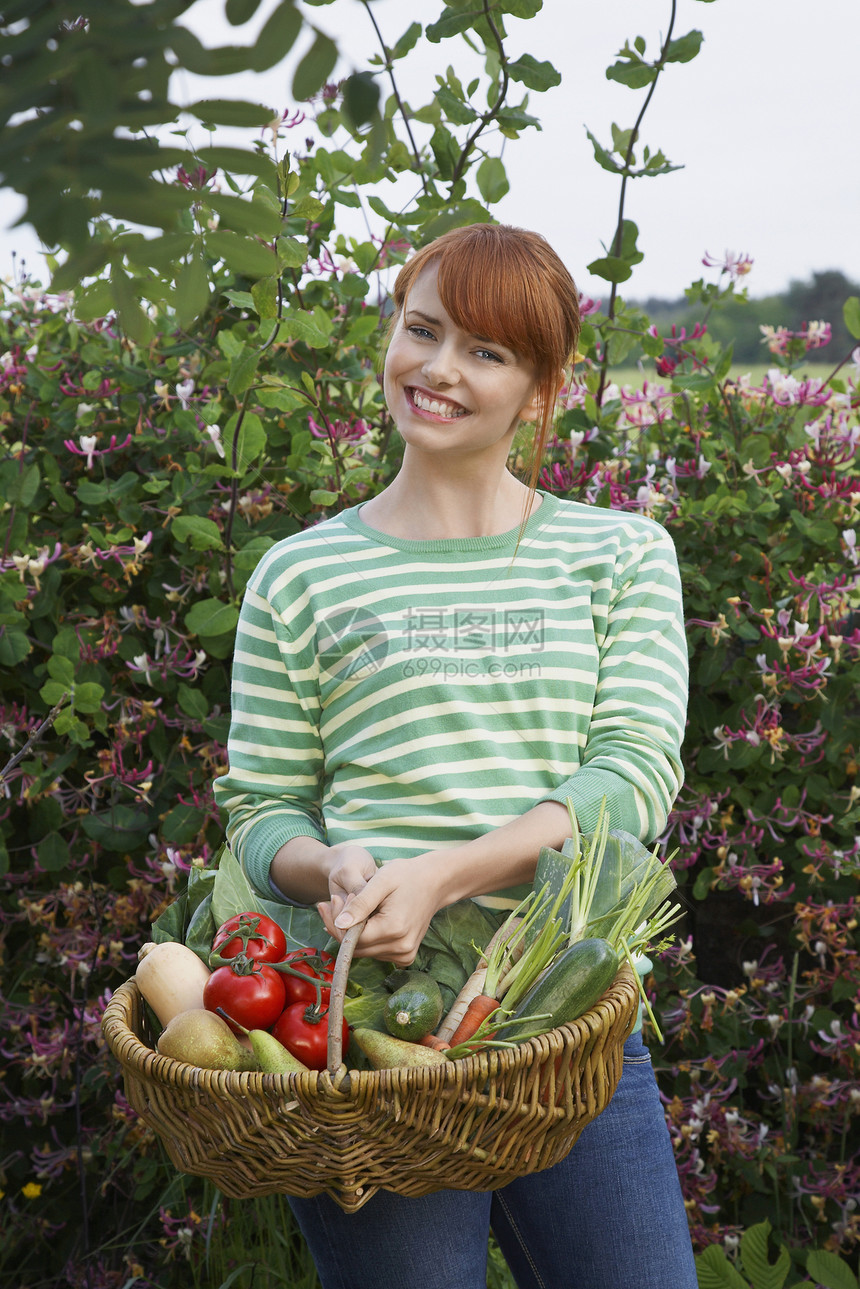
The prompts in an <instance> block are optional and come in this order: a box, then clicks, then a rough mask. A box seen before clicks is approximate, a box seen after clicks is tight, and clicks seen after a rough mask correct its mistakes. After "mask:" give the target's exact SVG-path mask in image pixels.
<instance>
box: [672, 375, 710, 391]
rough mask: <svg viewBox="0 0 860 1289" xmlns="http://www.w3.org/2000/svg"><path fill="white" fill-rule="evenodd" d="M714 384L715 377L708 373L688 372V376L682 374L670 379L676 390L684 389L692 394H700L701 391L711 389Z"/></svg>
mask: <svg viewBox="0 0 860 1289" xmlns="http://www.w3.org/2000/svg"><path fill="white" fill-rule="evenodd" d="M715 384H716V376H714V375H711V374H710V373H709V372H706V371H702V372H690V373H689V375H688V374H686V373H684V372H682V373H680V374H679V375H676V376H673V377H672V385H673V387H674V388H676V389H686V390H688V391H689V392H690V393H692V394H696V393H701V392H702V391H703V390H706V389H712V388H713V386H714V385H715Z"/></svg>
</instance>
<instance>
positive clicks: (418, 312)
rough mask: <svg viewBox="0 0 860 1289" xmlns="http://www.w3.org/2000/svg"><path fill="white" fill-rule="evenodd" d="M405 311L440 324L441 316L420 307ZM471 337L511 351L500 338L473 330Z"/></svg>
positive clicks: (433, 324) (437, 325)
mask: <svg viewBox="0 0 860 1289" xmlns="http://www.w3.org/2000/svg"><path fill="white" fill-rule="evenodd" d="M406 312H407V314H408V315H412V314H414V315H415V317H416V318H422V319H423V321H424V322H429V323H430V326H431V327H441V326H442V320H441V318H434V317H432V316H431V315H430V314H429V313H423V312H422V311H421V309H407V311H406ZM472 339H473V340H479V341H480V342H481V344H482V345H494V346H495V347H496V348H497V349H507V351H508V352H509V353H513V350H512V349H511V347H510V345H505V344H502V342H501V341H500V340H492V339H491V338H490V337H489V336H479V335H476V334H475V332H474V331H473V332H472Z"/></svg>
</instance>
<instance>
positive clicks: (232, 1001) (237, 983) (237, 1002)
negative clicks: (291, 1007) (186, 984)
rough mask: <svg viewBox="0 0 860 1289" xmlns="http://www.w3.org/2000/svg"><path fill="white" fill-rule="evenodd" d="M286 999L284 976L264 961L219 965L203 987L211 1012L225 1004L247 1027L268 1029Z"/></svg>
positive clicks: (281, 1009)
mask: <svg viewBox="0 0 860 1289" xmlns="http://www.w3.org/2000/svg"><path fill="white" fill-rule="evenodd" d="M285 1002H286V993H285V990H284V982H283V979H282V978H281V976H280V975H279V974H278V972H277V971H275V969H274V967H270V966H268V965H267V964H266V963H263V962H251V961H248V960H246V959H238V960H237V962H236V964H235V965H228V966H226V967H217V968H216V969H215V971H213V972H212V975H211V976H210V977H209V979H208V980H207V981H206V984H205V985H204V986H203V1006H204V1007H205V1008H206V1009H207V1010H208V1011H211V1012H217V1010H218V1008H219V1007H223V1009H224V1011H225V1012H226V1013H227V1015H228V1016H229V1018H230V1020H234V1021H236V1023H237V1024H239V1025H242V1026H244V1028H245V1029H268V1028H269V1026H270V1025H273V1024H274V1023H275V1021H276V1020H277V1019H278V1017H279V1016H280V1014H281V1012H282V1011H283V1010H284V1003H285Z"/></svg>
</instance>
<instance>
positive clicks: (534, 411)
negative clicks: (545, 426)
mask: <svg viewBox="0 0 860 1289" xmlns="http://www.w3.org/2000/svg"><path fill="white" fill-rule="evenodd" d="M563 385H564V372H562V373H561V375H560V376H559V378H558V380H557V382H556V385H555V389H554V391H553V396H552V401H553V403H554V402H555V400H556V399H557V398H558V395H559V391H560V389H561V388H562V386H563ZM543 408H544V400H543V393H542V391H541V389H540V387H539V386H538V385H537V384H535V385H533V386H532V391H531V393H530V395H529V400H528V402H527V403H525V404H524V406H523V407H521V408H520V420H521V421H528V422H532V421H535V422H538V423H539V422H540V420H541V418H542V417H543Z"/></svg>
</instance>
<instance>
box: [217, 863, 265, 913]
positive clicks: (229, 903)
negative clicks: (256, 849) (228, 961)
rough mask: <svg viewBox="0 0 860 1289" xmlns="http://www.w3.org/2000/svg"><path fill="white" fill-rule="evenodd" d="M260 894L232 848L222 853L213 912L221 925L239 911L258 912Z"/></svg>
mask: <svg viewBox="0 0 860 1289" xmlns="http://www.w3.org/2000/svg"><path fill="white" fill-rule="evenodd" d="M258 905H259V896H258V895H257V894H256V892H255V891H254V888H253V887H252V886H251V883H250V882H249V881H248V879H247V877H246V876H245V873H244V871H243V869H242V866H241V864H240V863H239V861H238V860H237V859H236V857H235V856H234V855H233V852H232V851H231V850H228V849H225V850H224V851H223V853H222V855H221V862H220V863H219V865H218V872H217V873H216V874H215V886H214V888H213V890H212V913H213V915H214V917H215V922H216V925H218V926H220V925H221V924H222V923H223V922H226V921H227V919H228V918H232V917H235V916H236V914H237V913H252V912H256V910H257V907H258Z"/></svg>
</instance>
